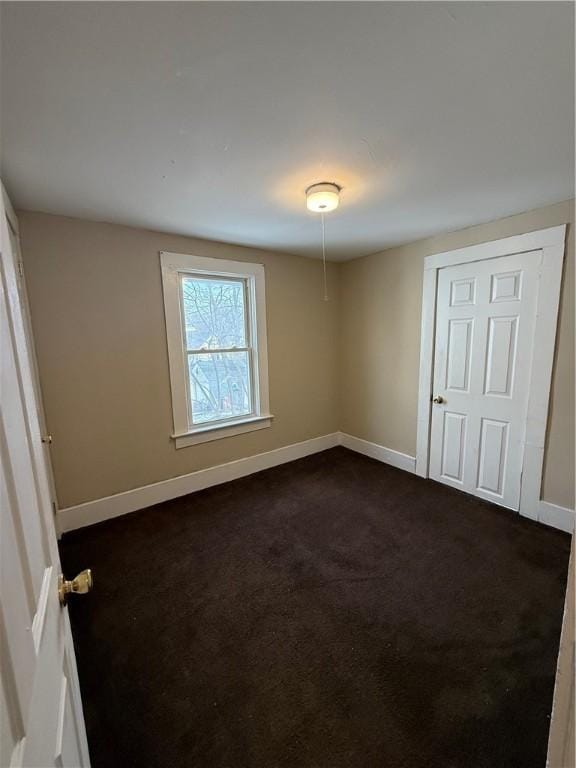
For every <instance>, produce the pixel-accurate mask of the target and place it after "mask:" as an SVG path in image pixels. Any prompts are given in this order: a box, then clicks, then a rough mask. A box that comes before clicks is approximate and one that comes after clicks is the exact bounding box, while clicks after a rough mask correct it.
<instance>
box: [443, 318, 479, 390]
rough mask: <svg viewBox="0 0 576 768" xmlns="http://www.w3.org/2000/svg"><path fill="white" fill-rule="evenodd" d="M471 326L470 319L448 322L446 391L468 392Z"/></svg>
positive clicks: (472, 322)
mask: <svg viewBox="0 0 576 768" xmlns="http://www.w3.org/2000/svg"><path fill="white" fill-rule="evenodd" d="M473 324H474V320H473V318H471V317H469V318H465V319H459V320H450V322H449V324H448V355H447V357H448V359H447V364H446V389H452V390H454V389H456V390H460V391H461V392H468V388H469V384H470V365H471V346H472V329H473Z"/></svg>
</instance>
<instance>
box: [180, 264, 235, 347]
mask: <svg viewBox="0 0 576 768" xmlns="http://www.w3.org/2000/svg"><path fill="white" fill-rule="evenodd" d="M182 299H183V302H184V319H185V324H186V344H187V348H188V349H219V348H224V349H226V348H229V347H246V346H248V345H247V343H246V330H245V329H246V323H245V307H244V281H243V280H226V279H225V278H222V279H214V280H212V279H207V278H202V277H192V276H191V277H183V278H182Z"/></svg>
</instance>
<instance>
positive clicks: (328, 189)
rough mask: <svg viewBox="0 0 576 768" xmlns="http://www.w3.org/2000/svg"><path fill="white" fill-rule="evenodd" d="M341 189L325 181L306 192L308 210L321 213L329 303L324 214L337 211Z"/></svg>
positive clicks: (325, 281)
mask: <svg viewBox="0 0 576 768" xmlns="http://www.w3.org/2000/svg"><path fill="white" fill-rule="evenodd" d="M340 190H341V187H339V186H338V184H333V183H332V182H328V181H323V182H322V183H320V184H312V186H311V187H308V189H307V190H306V208H308V210H309V211H312V212H313V213H319V214H320V218H321V220H322V267H323V269H324V301H328V280H327V275H326V224H325V222H324V214H325V213H329V212H330V211H335V210H336V208H338V203H339V202H340Z"/></svg>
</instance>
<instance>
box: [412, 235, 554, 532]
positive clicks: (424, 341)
mask: <svg viewBox="0 0 576 768" xmlns="http://www.w3.org/2000/svg"><path fill="white" fill-rule="evenodd" d="M565 239H566V224H561V225H559V226H556V227H549V228H548V229H540V230H537V231H535V232H527V233H526V234H522V235H514V236H512V237H505V238H502V239H500V240H492V241H490V242H487V243H481V244H479V245H471V246H467V247H465V248H458V249H457V250H455V251H446V252H444V253H437V254H434V255H433V256H427V257H426V258H425V259H424V279H423V288H422V326H421V336H420V339H421V341H420V380H419V388H418V428H417V438H416V474H417V475H420V476H421V477H428V470H429V459H430V438H431V414H432V411H431V408H432V384H433V377H434V351H435V350H434V342H435V335H436V327H435V326H436V290H437V284H438V273H439V271H440V269H442V268H444V267H453V266H455V265H456V264H468V263H470V262H473V261H484V260H485V259H495V258H498V257H500V256H512V255H513V254H516V253H525V252H529V251H536V250H541V251H542V263H541V266H540V270H539V276H538V299H537V308H536V324H535V330H534V359H533V360H532V363H531V368H530V383H529V387H530V390H529V395H528V412H527V418H526V434H525V438H524V445H523V456H524V458H523V465H522V480H521V489H520V509H519V512H520V514H521V515H523V516H524V517H530V518H532V519H533V520H538V519H539V518H538V516H539V510H540V504H541V503H542V502H541V498H540V496H541V487H542V474H543V466H544V448H545V444H546V426H547V423H548V404H549V400H550V390H551V386H552V370H553V365H554V351H555V348H556V326H557V322H558V309H559V305H560V291H561V287H562V269H563V264H564V243H565Z"/></svg>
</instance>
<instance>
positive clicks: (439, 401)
mask: <svg viewBox="0 0 576 768" xmlns="http://www.w3.org/2000/svg"><path fill="white" fill-rule="evenodd" d="M432 402H433V403H436V405H441V404H442V403H444V402H446V401H445V400H444V398H443V397H442V395H436V397H435V398H434V400H432Z"/></svg>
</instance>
